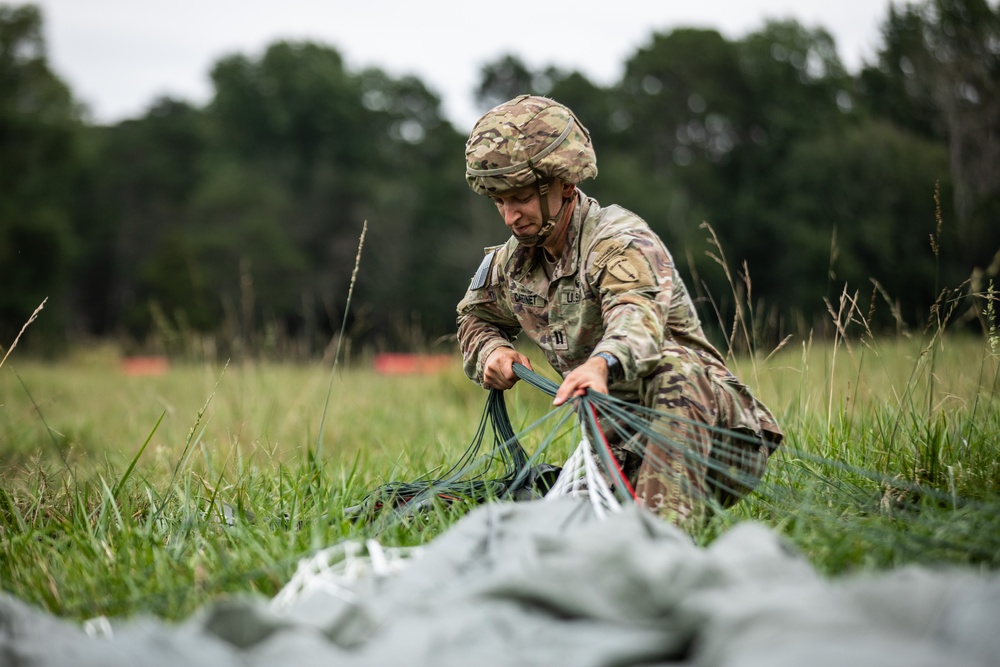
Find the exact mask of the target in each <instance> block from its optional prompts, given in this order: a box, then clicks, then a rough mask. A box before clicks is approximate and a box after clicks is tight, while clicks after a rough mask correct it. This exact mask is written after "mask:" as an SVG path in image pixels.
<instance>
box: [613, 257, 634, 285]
mask: <svg viewBox="0 0 1000 667" xmlns="http://www.w3.org/2000/svg"><path fill="white" fill-rule="evenodd" d="M608 272H609V273H610V274H611V275H613V276H614V277H615V278H617V279H618V280H620V281H621V282H623V283H634V282H636V281H637V280H639V272H638V271H637V270H636V268H635V266H634V265H633V264H632V262H630V261H629V260H628V258H627V257H615V258H613V259H612V260H611V261H610V262H609V263H608Z"/></svg>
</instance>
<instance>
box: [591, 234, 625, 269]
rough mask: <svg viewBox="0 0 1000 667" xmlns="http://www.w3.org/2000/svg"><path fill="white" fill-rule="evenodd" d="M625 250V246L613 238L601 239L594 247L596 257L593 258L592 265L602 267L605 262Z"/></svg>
mask: <svg viewBox="0 0 1000 667" xmlns="http://www.w3.org/2000/svg"><path fill="white" fill-rule="evenodd" d="M624 251H625V247H624V246H623V245H622V244H621V242H620V241H616V240H615V239H608V240H606V241H601V242H600V243H598V244H597V247H596V248H594V252H596V253H597V259H595V260H594V266H596V267H597V268H602V267H603V266H604V265H605V264H607V263H608V261H609V260H611V258H612V257H617V256H618V255H621V254H622V252H624Z"/></svg>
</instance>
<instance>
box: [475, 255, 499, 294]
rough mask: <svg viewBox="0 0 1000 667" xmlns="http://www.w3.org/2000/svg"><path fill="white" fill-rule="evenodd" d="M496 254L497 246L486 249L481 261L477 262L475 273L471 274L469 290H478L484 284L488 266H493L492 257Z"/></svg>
mask: <svg viewBox="0 0 1000 667" xmlns="http://www.w3.org/2000/svg"><path fill="white" fill-rule="evenodd" d="M496 254H497V248H487V249H486V256H485V257H483V261H482V262H481V263H480V264H479V268H478V269H476V274H475V275H474V276H472V282H471V283H469V289H470V290H478V289H482V288H483V287H485V286H486V283H487V281H488V280H489V277H490V267H492V266H493V257H494V255H496Z"/></svg>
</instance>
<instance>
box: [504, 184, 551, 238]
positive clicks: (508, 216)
mask: <svg viewBox="0 0 1000 667" xmlns="http://www.w3.org/2000/svg"><path fill="white" fill-rule="evenodd" d="M564 189H565V185H564V184H563V183H562V181H559V180H558V179H556V180H555V181H554V182H553V183H552V187H551V188H550V189H549V193H548V199H549V212H550V214H552V213H555V212H556V211H558V210H559V206H560V204H561V203H562V197H563V190H564ZM490 199H492V200H493V203H494V204H496V207H497V211H498V212H499V213H500V216H501V217H502V218H503V223H504V224H505V225H507V229H509V230H510V231H511V233H512V234H514V235H515V236H531V235H532V234H537V233H538V232H539V231H540V230H541V228H542V222H543V220H542V204H541V200H540V199H539V197H538V188H536V187H535V186H534V185H528V186H526V187H523V188H518V189H517V190H511V191H510V192H505V193H504V194H502V195H493V196H491V197H490Z"/></svg>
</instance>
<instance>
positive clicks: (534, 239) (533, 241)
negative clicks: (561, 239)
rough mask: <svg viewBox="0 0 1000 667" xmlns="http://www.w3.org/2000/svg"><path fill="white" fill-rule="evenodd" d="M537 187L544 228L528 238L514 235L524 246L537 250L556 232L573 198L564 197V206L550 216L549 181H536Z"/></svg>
mask: <svg viewBox="0 0 1000 667" xmlns="http://www.w3.org/2000/svg"><path fill="white" fill-rule="evenodd" d="M535 187H536V188H538V199H539V201H540V203H541V209H542V227H541V229H539V230H538V231H537V232H536V233H534V234H529V235H528V236H518V235H517V234H515V235H514V238H516V239H517V242H518V243H520V244H521V245H523V246H528V247H529V248H536V247H538V246H540V245H542V244H543V243H545V241H546V239H548V238H549V237H550V236H552V232H553V231H555V228H556V223H557V222H559V219H560V218H562V215H563V212H564V211H565V210H566V204H568V203H569V202H570V200H571V199H572V197H563V200H562V205H561V206H560V207H559V210H558V211H556V214H555V215H553V216H551V217H550V216H549V181H548V180H543V179H539V180H537V181H535Z"/></svg>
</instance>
